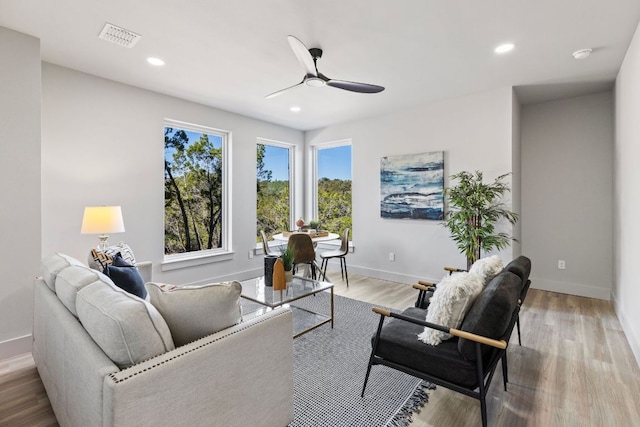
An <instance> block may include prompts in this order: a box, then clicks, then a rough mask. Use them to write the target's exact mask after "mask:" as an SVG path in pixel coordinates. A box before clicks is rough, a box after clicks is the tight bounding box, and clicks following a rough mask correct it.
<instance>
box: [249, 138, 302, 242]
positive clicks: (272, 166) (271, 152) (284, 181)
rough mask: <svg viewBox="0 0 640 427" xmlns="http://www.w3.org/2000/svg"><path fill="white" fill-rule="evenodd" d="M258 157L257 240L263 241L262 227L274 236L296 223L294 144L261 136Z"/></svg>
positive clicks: (269, 234)
mask: <svg viewBox="0 0 640 427" xmlns="http://www.w3.org/2000/svg"><path fill="white" fill-rule="evenodd" d="M256 159H257V161H256V177H257V197H256V198H257V203H256V206H257V212H256V219H257V230H256V240H257V241H260V230H264V232H265V233H266V234H267V236H271V235H273V234H275V233H279V232H281V231H283V230H288V229H289V228H290V227H291V224H292V223H293V218H292V212H293V209H292V201H293V198H292V197H291V195H292V194H293V190H292V187H293V182H292V181H293V180H292V179H291V171H292V169H293V168H292V163H293V161H292V159H293V146H291V145H288V144H284V143H278V142H274V141H266V140H262V139H260V140H258V144H257V153H256Z"/></svg>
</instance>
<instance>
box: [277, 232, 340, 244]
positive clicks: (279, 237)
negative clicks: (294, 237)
mask: <svg viewBox="0 0 640 427" xmlns="http://www.w3.org/2000/svg"><path fill="white" fill-rule="evenodd" d="M297 233H300V234H309V233H305V232H304V231H299V232H298V231H296V232H294V233H293V234H297ZM272 238H273V240H279V241H281V242H288V241H289V236H285V235H284V234H283V233H278V234H274V235H273V236H272ZM339 238H340V235H339V234H337V233H329V234H328V235H326V236H318V237H312V238H311V241H312V242H313V243H319V242H326V241H329V240H337V239H339Z"/></svg>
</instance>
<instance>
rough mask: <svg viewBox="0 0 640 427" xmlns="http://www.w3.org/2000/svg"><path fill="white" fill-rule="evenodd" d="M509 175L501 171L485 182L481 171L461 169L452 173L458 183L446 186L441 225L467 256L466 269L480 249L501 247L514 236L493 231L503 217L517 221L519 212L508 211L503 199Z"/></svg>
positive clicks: (510, 220) (507, 187) (506, 190)
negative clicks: (444, 206) (445, 203)
mask: <svg viewBox="0 0 640 427" xmlns="http://www.w3.org/2000/svg"><path fill="white" fill-rule="evenodd" d="M509 175H510V174H509V173H506V174H504V175H500V176H499V177H497V178H496V179H495V181H493V182H492V183H489V184H486V183H484V182H483V181H482V172H480V171H476V172H475V174H474V173H471V172H464V171H463V172H460V173H457V174H455V175H453V176H451V179H453V180H457V181H458V183H457V184H456V185H454V186H452V187H450V188H447V189H445V192H444V194H445V196H446V198H447V203H448V208H449V209H448V212H447V213H446V215H445V222H444V226H445V227H446V228H448V229H449V232H450V233H451V237H452V238H453V240H454V241H455V242H456V245H457V246H458V249H459V250H460V252H461V253H462V254H464V255H465V256H466V258H467V269H469V268H471V265H472V264H473V263H474V262H475V261H476V260H477V259H478V258H480V255H481V253H482V252H483V251H484V252H488V251H491V250H493V249H498V250H499V249H503V248H505V247H507V246H509V244H510V243H511V240H515V239H513V238H512V237H511V236H510V235H509V234H507V233H505V232H498V231H496V224H497V223H498V222H499V221H500V220H502V219H505V220H507V221H508V222H509V223H511V224H512V225H513V224H515V223H516V222H517V221H518V214H516V213H515V212H512V211H510V210H509V209H508V206H506V205H505V203H504V201H503V197H504V194H505V193H506V192H508V191H511V190H510V189H509V185H508V184H507V183H505V182H504V179H505V178H506V177H507V176H509Z"/></svg>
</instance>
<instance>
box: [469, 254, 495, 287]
mask: <svg viewBox="0 0 640 427" xmlns="http://www.w3.org/2000/svg"><path fill="white" fill-rule="evenodd" d="M503 268H504V265H503V264H502V260H501V259H500V257H499V256H498V255H492V256H490V257H486V258H480V259H479V260H477V261H476V262H474V263H473V265H472V266H471V268H470V269H469V273H471V274H477V275H478V276H480V277H482V281H483V282H484V283H483V285H484V286H487V285H488V284H489V282H490V281H491V280H492V279H493V278H494V277H496V276H497V275H498V273H500V272H501V271H502V269H503Z"/></svg>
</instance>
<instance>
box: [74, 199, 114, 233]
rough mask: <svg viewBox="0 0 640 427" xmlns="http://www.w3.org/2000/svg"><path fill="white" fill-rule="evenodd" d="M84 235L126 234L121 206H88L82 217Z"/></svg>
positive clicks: (81, 230)
mask: <svg viewBox="0 0 640 427" xmlns="http://www.w3.org/2000/svg"><path fill="white" fill-rule="evenodd" d="M80 232H81V233H82V234H107V233H122V232H124V221H123V220H122V209H121V208H120V206H87V207H86V208H84V216H83V217H82V228H81V229H80Z"/></svg>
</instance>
